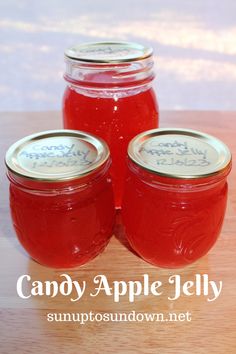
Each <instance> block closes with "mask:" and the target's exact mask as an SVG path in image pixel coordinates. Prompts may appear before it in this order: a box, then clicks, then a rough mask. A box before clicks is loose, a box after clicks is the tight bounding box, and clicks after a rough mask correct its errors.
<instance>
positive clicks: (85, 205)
mask: <svg viewBox="0 0 236 354" xmlns="http://www.w3.org/2000/svg"><path fill="white" fill-rule="evenodd" d="M110 163H111V160H110V156H109V149H108V146H107V145H106V143H105V142H103V141H102V140H101V139H98V138H96V137H95V136H92V135H90V134H86V133H84V132H79V131H72V130H56V131H54V130H53V131H46V132H42V133H38V134H34V135H31V136H28V137H26V138H24V139H22V140H19V141H18V142H16V143H15V144H14V145H12V146H11V147H10V148H9V150H8V151H7V154H6V165H7V168H8V178H9V180H10V207H11V216H12V221H13V225H14V228H15V231H16V234H17V236H18V239H19V241H20V243H21V244H22V246H23V247H24V248H25V250H26V251H27V252H28V253H29V255H30V256H31V257H32V258H33V259H34V260H36V261H37V262H39V263H41V264H43V265H45V266H49V267H54V268H65V267H75V266H79V265H81V264H84V263H86V262H88V261H89V260H90V259H92V258H94V257H95V256H96V255H98V254H99V253H100V252H102V250H103V249H104V248H105V246H106V245H107V243H108V241H109V239H110V237H111V235H112V228H113V223H114V213H115V208H114V201H113V191H112V184H111V179H110V177H109V168H110Z"/></svg>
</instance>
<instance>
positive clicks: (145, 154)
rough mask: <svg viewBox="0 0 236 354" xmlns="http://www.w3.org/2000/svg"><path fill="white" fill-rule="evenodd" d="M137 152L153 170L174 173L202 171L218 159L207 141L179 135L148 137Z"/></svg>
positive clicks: (197, 172)
mask: <svg viewBox="0 0 236 354" xmlns="http://www.w3.org/2000/svg"><path fill="white" fill-rule="evenodd" d="M139 154H140V156H141V158H142V160H143V162H145V163H146V164H147V165H150V167H153V168H154V170H157V171H160V172H163V173H174V174H176V173H177V174H190V175H192V174H196V175H197V174H199V172H201V171H202V172H203V173H204V172H205V169H207V168H208V169H209V168H210V167H211V166H212V165H213V164H214V163H215V162H216V161H217V159H218V154H217V151H216V150H215V149H214V147H212V146H211V145H209V144H208V143H207V142H205V141H202V140H200V139H197V138H194V137H190V136H181V135H179V136H178V135H168V136H166V135H165V136H156V137H153V138H150V139H148V140H147V141H145V142H144V143H143V144H142V146H141V147H140V149H139Z"/></svg>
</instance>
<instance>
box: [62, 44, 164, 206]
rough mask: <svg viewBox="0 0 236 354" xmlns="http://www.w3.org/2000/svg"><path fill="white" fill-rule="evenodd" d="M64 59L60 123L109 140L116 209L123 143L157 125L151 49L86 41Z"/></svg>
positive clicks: (123, 157)
mask: <svg viewBox="0 0 236 354" xmlns="http://www.w3.org/2000/svg"><path fill="white" fill-rule="evenodd" d="M65 61H66V72H65V75H64V78H65V80H66V81H67V83H68V86H67V88H66V90H65V94H64V97H63V119H64V127H65V128H68V129H79V130H84V131H87V132H90V133H92V134H95V135H97V136H100V137H101V138H103V139H104V140H105V141H106V142H107V143H108V145H109V148H110V151H111V158H112V161H113V164H112V167H111V176H112V182H113V186H114V195H115V204H116V207H120V206H121V200H122V194H123V184H124V176H125V157H126V152H127V147H128V143H129V141H130V140H131V139H132V138H133V137H134V136H135V135H137V134H139V133H140V132H142V131H145V130H148V129H153V128H157V127H158V104H157V100H156V96H155V93H154V90H153V88H152V81H153V79H154V71H153V56H152V49H151V48H149V47H144V46H142V45H139V44H135V43H127V42H121V43H120V42H111V43H107V42H101V43H88V44H82V45H78V46H75V47H72V48H70V49H68V50H66V51H65Z"/></svg>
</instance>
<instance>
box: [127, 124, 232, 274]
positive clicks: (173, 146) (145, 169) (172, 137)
mask: <svg viewBox="0 0 236 354" xmlns="http://www.w3.org/2000/svg"><path fill="white" fill-rule="evenodd" d="M230 169H231V153H230V151H229V149H228V148H227V146H226V145H225V144H223V143H222V142H221V141H220V140H218V139H216V138H214V137H212V136H210V135H207V134H203V133H201V132H197V131H193V130H184V129H156V130H150V131H147V132H145V133H142V134H139V135H138V136H137V137H135V138H134V139H133V140H132V141H131V142H130V144H129V148H128V174H127V179H126V184H125V193H124V199H123V204H122V217H123V223H124V226H125V230H126V234H127V238H128V240H129V242H130V244H131V246H132V247H133V249H134V250H135V251H136V252H137V253H138V254H139V255H140V256H141V257H142V258H143V259H144V260H146V261H147V262H150V263H152V264H154V265H157V266H160V267H169V268H175V267H183V266H186V265H188V264H190V263H192V262H194V261H196V260H197V259H199V258H200V257H202V256H203V255H205V254H206V253H207V252H208V251H209V250H210V249H211V247H212V246H213V245H214V243H215V242H216V240H217V238H218V236H219V233H220V231H221V226H222V223H223V219H224V214H225V209H226V200H227V182H226V178H227V175H228V174H229V172H230Z"/></svg>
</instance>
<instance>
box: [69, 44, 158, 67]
mask: <svg viewBox="0 0 236 354" xmlns="http://www.w3.org/2000/svg"><path fill="white" fill-rule="evenodd" d="M152 52H153V50H152V48H151V47H145V46H143V45H141V44H137V43H131V42H94V43H85V44H81V45H77V46H74V47H71V48H68V49H67V50H66V51H65V56H66V57H67V58H70V59H73V60H78V61H82V62H90V63H122V62H129V61H136V60H141V59H146V58H148V57H150V56H151V55H152Z"/></svg>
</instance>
